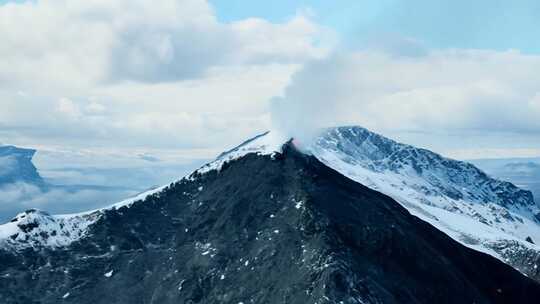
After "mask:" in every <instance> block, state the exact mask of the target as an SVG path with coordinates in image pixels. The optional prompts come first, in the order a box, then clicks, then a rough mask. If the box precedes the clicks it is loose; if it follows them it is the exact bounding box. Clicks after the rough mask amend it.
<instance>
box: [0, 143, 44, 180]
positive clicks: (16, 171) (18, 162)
mask: <svg viewBox="0 0 540 304" xmlns="http://www.w3.org/2000/svg"><path fill="white" fill-rule="evenodd" d="M35 153H36V150H32V149H21V148H17V147H14V146H0V186H1V185H4V184H10V183H16V182H24V183H30V184H34V185H39V186H44V185H45V183H44V182H43V179H42V178H41V176H40V175H39V173H38V171H37V169H36V167H35V166H34V164H33V163H32V157H34V154H35Z"/></svg>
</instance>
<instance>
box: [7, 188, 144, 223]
mask: <svg viewBox="0 0 540 304" xmlns="http://www.w3.org/2000/svg"><path fill="white" fill-rule="evenodd" d="M133 194H135V192H133V191H129V190H125V189H106V190H105V189H90V188H87V189H71V190H68V189H65V188H61V187H55V188H49V189H44V188H41V187H38V186H36V185H33V184H29V183H23V182H18V183H12V184H7V185H1V186H0V223H4V222H6V221H8V220H9V219H11V218H13V217H15V215H16V214H18V213H20V212H22V211H25V210H28V209H34V208H35V209H40V210H44V211H47V212H50V213H53V214H57V213H70V212H80V211H86V210H92V209H95V208H99V207H104V206H107V205H110V204H112V203H113V202H116V201H118V200H119V198H126V197H129V196H131V195H133Z"/></svg>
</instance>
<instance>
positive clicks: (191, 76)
mask: <svg viewBox="0 0 540 304" xmlns="http://www.w3.org/2000/svg"><path fill="white" fill-rule="evenodd" d="M0 37H1V39H2V43H1V44H0V56H1V57H2V61H0V100H1V103H2V111H0V124H1V126H2V128H0V136H2V137H3V141H7V142H11V143H15V144H23V145H29V146H34V145H35V144H36V143H40V144H44V145H52V144H55V145H57V144H60V145H62V144H63V145H70V146H76V147H88V146H89V144H88V143H89V142H91V143H92V144H91V146H111V145H115V146H123V147H133V146H138V147H141V146H146V147H150V146H151V147H162V148H163V147H167V148H186V147H190V148H192V147H208V146H213V147H223V146H224V145H230V140H231V136H233V138H235V140H238V141H239V140H242V139H243V138H244V137H246V136H249V135H250V134H253V133H255V132H258V131H260V130H262V129H266V128H267V127H268V125H269V123H268V122H269V119H268V114H267V113H266V112H267V110H266V107H267V100H268V99H269V98H270V97H271V96H273V95H275V94H279V93H280V92H281V90H282V89H283V87H284V86H285V85H286V83H287V82H288V79H289V77H290V75H292V73H293V72H294V71H296V70H297V69H298V67H299V66H300V65H301V64H302V63H304V62H306V61H307V60H311V59H314V58H322V57H323V56H324V55H325V54H326V53H327V52H328V50H329V49H330V48H331V46H332V44H333V41H334V39H333V34H332V32H331V31H329V30H328V29H326V28H323V27H321V26H319V25H317V24H316V23H314V22H313V21H312V20H311V19H310V18H309V17H308V16H306V15H303V14H301V13H299V14H298V15H296V16H293V17H291V18H290V19H289V20H286V21H284V22H281V23H272V22H269V21H267V20H264V19H259V18H249V19H244V20H238V21H235V22H230V23H223V22H220V21H219V20H218V19H217V18H216V16H215V13H214V11H213V8H212V7H211V6H210V5H209V4H208V2H207V1H205V0H165V1H160V2H159V4H157V3H154V2H151V1H142V0H136V1H128V0H112V1H111V0H108V1H102V0H99V1H92V2H91V3H90V2H88V1H82V0H70V1H66V0H59V1H58V0H55V1H52V0H40V1H26V2H22V3H7V4H3V5H0ZM224 134H227V135H228V136H226V137H225V136H224Z"/></svg>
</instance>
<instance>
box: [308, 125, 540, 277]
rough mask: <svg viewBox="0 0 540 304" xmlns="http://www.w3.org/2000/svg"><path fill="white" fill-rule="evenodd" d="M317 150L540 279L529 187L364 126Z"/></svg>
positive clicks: (336, 133)
mask: <svg viewBox="0 0 540 304" xmlns="http://www.w3.org/2000/svg"><path fill="white" fill-rule="evenodd" d="M310 151H311V152H312V153H313V154H314V155H315V156H316V157H317V158H318V159H319V160H321V161H322V162H323V163H325V164H326V165H328V166H329V167H331V168H333V169H335V170H337V171H339V172H340V173H342V174H344V175H345V176H347V177H349V178H351V179H353V180H355V181H358V182H360V183H362V184H364V185H366V186H368V187H370V188H372V189H375V190H377V191H380V192H382V193H384V194H386V195H389V196H391V197H392V198H394V199H395V200H396V201H398V202H400V203H401V204H402V205H403V206H404V207H406V208H407V209H408V210H409V212H411V213H412V214H414V215H416V216H418V217H420V218H421V219H423V220H425V221H427V222H429V223H431V224H432V225H434V226H435V227H437V228H439V229H440V230H442V231H444V232H445V233H447V234H448V235H450V236H451V237H453V238H454V239H456V240H458V241H460V242H461V243H463V244H465V245H467V246H469V247H471V248H474V249H477V250H480V251H483V252H487V253H489V254H491V255H493V256H495V257H498V258H499V259H501V260H503V261H505V262H507V263H509V264H511V265H512V266H514V267H516V268H517V269H519V270H520V271H522V272H524V273H525V274H527V275H529V276H531V277H534V278H536V279H540V277H539V272H538V270H537V268H538V266H537V265H538V264H539V262H540V261H539V257H540V254H539V253H540V248H539V247H538V246H537V245H535V244H533V242H534V243H539V242H540V225H539V222H538V220H539V212H540V209H539V206H538V205H537V204H536V203H535V202H534V200H533V197H532V194H531V193H530V192H529V191H525V190H522V189H519V188H518V187H516V186H514V185H513V184H511V183H508V182H503V181H499V180H495V179H493V178H491V177H489V176H487V175H486V174H485V173H484V172H482V171H480V170H479V169H477V168H476V167H474V166H473V165H471V164H469V163H465V162H460V161H456V160H452V159H448V158H444V157H442V156H440V155H438V154H435V153H433V152H431V151H428V150H425V149H419V148H415V147H413V146H409V145H404V144H400V143H397V142H395V141H393V140H390V139H388V138H385V137H383V136H380V135H378V134H375V133H372V132H370V131H368V130H366V129H364V128H360V127H340V128H333V129H328V130H326V131H325V132H323V134H322V135H321V136H320V137H318V138H317V140H316V142H315V143H314V144H312V145H311V146H310ZM527 240H528V241H527Z"/></svg>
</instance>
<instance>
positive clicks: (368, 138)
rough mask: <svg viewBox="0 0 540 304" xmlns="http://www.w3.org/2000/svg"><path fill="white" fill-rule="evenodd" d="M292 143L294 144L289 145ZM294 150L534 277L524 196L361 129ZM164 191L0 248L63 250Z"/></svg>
mask: <svg viewBox="0 0 540 304" xmlns="http://www.w3.org/2000/svg"><path fill="white" fill-rule="evenodd" d="M289 140H290V139H289V138H287V137H285V136H283V135H282V134H280V133H278V132H266V133H263V134H261V135H259V136H256V137H254V138H253V139H250V140H248V141H246V142H244V143H242V144H241V145H239V146H237V147H235V148H233V149H231V150H229V151H226V152H224V153H222V154H221V155H219V156H218V157H217V158H216V160H214V161H212V162H210V163H208V164H207V165H205V166H203V167H201V168H199V169H198V170H195V171H194V172H193V173H192V174H190V175H188V176H187V177H185V179H186V180H191V181H193V180H194V179H196V178H197V177H198V176H200V175H204V174H205V173H207V172H210V171H214V170H217V171H220V170H221V168H222V167H223V165H224V164H225V163H227V162H230V161H232V160H235V159H239V158H241V157H243V156H246V155H247V154H257V155H270V156H274V155H275V154H277V153H281V152H282V150H281V149H282V147H283V145H284V143H286V142H288V141H289ZM293 142H294V141H293ZM302 150H303V151H304V152H307V153H309V154H312V155H313V156H315V157H316V158H317V159H319V160H320V161H321V162H323V163H324V164H326V165H327V166H329V167H330V168H332V169H334V170H336V171H338V172H340V173H341V174H343V175H345V176H347V177H348V178H350V179H352V180H355V181H357V182H359V183H361V184H363V185H365V186H367V187H370V188H372V189H374V190H377V191H379V192H382V193H384V194H386V195H388V196H390V197H392V198H394V199H395V200H396V201H398V202H399V203H400V204H401V205H403V206H404V207H405V208H407V209H408V210H409V212H410V213H412V214H413V215H416V216H417V217H419V218H421V219H423V220H424V221H426V222H428V223H430V224H432V225H433V226H435V227H437V228H438V229H439V230H442V231H443V232H445V233H446V234H448V235H449V236H451V237H452V238H454V239H455V240H457V241H459V242H461V243H463V244H464V245H466V246H468V247H471V248H474V249H477V250H480V251H483V252H486V253H489V254H491V255H493V256H495V257H497V258H499V259H501V260H503V261H505V262H507V263H509V264H510V265H512V266H514V267H516V268H517V269H519V270H521V271H522V272H524V273H526V274H528V275H531V276H535V277H537V279H540V276H539V274H538V272H537V270H536V269H537V268H535V267H533V266H534V265H536V264H538V262H540V261H539V257H540V248H539V247H538V246H537V245H536V244H534V243H540V224H539V219H538V218H539V216H538V215H539V212H540V208H539V207H538V205H537V204H536V203H535V201H534V200H533V197H532V194H531V193H530V192H529V191H525V190H522V189H520V188H518V187H516V186H514V185H513V184H511V183H508V182H504V181H499V180H496V179H493V178H491V177H489V176H488V175H487V174H485V173H484V172H482V171H481V170H479V169H478V168H476V167H475V166H473V165H471V164H469V163H466V162H461V161H456V160H452V159H448V158H445V157H443V156H441V155H438V154H436V153H433V152H431V151H428V150H425V149H420V148H416V147H413V146H410V145H405V144H401V143H398V142H396V141H393V140H391V139H388V138H386V137H384V136H381V135H378V134H376V133H373V132H370V131H368V130H367V129H364V128H361V127H338V128H330V129H326V130H324V131H323V132H321V134H320V136H318V137H316V139H315V140H314V141H313V142H311V143H308V144H306V143H303V147H302ZM166 189H167V186H163V187H161V188H158V189H155V190H152V191H148V192H145V193H142V194H140V195H138V196H137V197H134V198H131V199H128V200H125V201H122V202H119V203H117V204H114V205H112V206H111V207H109V208H104V209H100V210H95V211H90V212H85V213H81V214H73V215H62V216H56V215H49V214H47V213H43V212H38V211H31V212H26V213H24V214H21V215H18V216H17V217H16V218H15V219H14V220H13V221H12V222H11V223H7V224H4V225H0V243H2V244H7V246H8V247H10V248H14V249H24V248H28V247H40V246H45V247H50V248H55V247H58V246H66V245H69V244H70V243H72V242H73V241H75V240H78V239H80V238H81V237H84V236H85V235H86V231H87V228H88V227H89V226H90V225H91V224H93V223H95V222H96V221H97V220H98V219H99V218H100V217H101V216H102V215H103V213H104V212H105V211H106V210H109V209H119V208H122V207H130V206H131V205H132V204H133V203H134V202H137V201H143V200H145V199H146V198H147V197H149V196H152V195H155V196H158V197H159V195H160V193H161V192H163V191H164V190H166Z"/></svg>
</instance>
